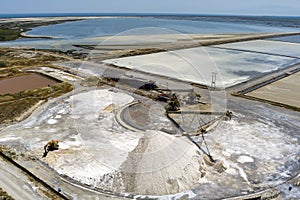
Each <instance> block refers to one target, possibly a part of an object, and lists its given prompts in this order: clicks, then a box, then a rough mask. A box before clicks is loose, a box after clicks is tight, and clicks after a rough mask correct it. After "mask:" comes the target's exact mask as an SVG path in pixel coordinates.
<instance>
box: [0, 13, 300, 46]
mask: <svg viewBox="0 0 300 200" xmlns="http://www.w3.org/2000/svg"><path fill="white" fill-rule="evenodd" d="M67 16H68V17H72V16H73V17H75V16H79V17H87V16H90V17H104V18H98V19H87V20H81V21H73V22H65V23H62V24H56V25H48V26H41V27H37V28H33V29H32V30H31V31H28V32H27V33H26V34H28V35H34V36H53V37H55V38H56V40H60V39H83V38H90V37H101V36H113V35H117V34H121V33H123V32H126V31H127V32H128V31H130V30H133V29H141V28H147V27H151V28H162V29H169V30H171V31H175V32H178V33H182V34H218V33H222V34H227V33H228V34H229V33H264V32H266V33H271V32H297V31H300V17H284V16H282V17H279V16H260V17H258V16H221V15H182V14H177V15H175V14H172V15H167V14H134V13H129V14H116V13H110V14H88V13H65V14H0V18H29V17H67ZM144 34H147V33H144ZM157 34H160V33H159V32H158V33H157ZM40 40H41V39H32V38H30V39H24V38H22V39H19V40H17V42H28V41H40ZM4 44H5V43H4ZM6 44H7V43H6Z"/></svg>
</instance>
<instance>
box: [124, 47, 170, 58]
mask: <svg viewBox="0 0 300 200" xmlns="http://www.w3.org/2000/svg"><path fill="white" fill-rule="evenodd" d="M164 51H166V50H165V49H159V48H144V49H134V50H130V51H128V52H125V53H123V54H122V55H120V56H119V57H120V58H123V57H129V56H138V55H145V54H152V53H159V52H164Z"/></svg>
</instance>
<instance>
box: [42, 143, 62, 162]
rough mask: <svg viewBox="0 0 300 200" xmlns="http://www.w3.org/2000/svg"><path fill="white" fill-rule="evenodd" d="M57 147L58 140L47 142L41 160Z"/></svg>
mask: <svg viewBox="0 0 300 200" xmlns="http://www.w3.org/2000/svg"><path fill="white" fill-rule="evenodd" d="M58 147H59V145H58V140H51V141H49V142H48V143H47V144H46V145H45V146H44V150H45V152H44V155H43V158H44V157H46V156H47V154H48V152H49V151H54V150H57V149H58Z"/></svg>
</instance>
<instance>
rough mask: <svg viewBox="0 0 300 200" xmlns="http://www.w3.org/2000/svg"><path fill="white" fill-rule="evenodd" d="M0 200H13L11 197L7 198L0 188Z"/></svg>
mask: <svg viewBox="0 0 300 200" xmlns="http://www.w3.org/2000/svg"><path fill="white" fill-rule="evenodd" d="M0 199H3V200H14V198H12V197H11V196H9V195H8V194H7V193H6V192H5V191H4V190H3V189H2V188H0Z"/></svg>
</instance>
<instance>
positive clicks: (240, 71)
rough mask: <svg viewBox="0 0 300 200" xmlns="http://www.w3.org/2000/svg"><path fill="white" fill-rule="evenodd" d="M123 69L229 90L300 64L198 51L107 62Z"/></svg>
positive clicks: (210, 49) (205, 49) (247, 54)
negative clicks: (212, 85) (214, 80)
mask: <svg viewBox="0 0 300 200" xmlns="http://www.w3.org/2000/svg"><path fill="white" fill-rule="evenodd" d="M103 62H104V63H106V64H112V65H115V66H119V67H124V68H128V69H131V70H133V71H142V72H147V73H150V74H156V75H161V76H166V77H171V78H175V79H179V80H183V81H186V82H192V83H197V84H202V85H207V86H210V85H211V82H212V74H213V73H217V76H216V86H217V87H229V86H232V85H235V84H237V83H241V82H243V81H247V80H249V79H251V78H255V77H258V76H261V75H264V74H266V73H269V72H272V71H275V70H278V69H281V68H285V67H287V66H290V65H293V64H295V63H298V62H300V59H297V58H291V57H286V56H274V55H269V54H262V53H254V52H247V51H238V50H230V49H221V48H213V47H198V48H190V49H182V50H176V51H169V52H162V53H155V54H148V55H141V56H132V57H125V58H118V59H110V60H105V61H103Z"/></svg>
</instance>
